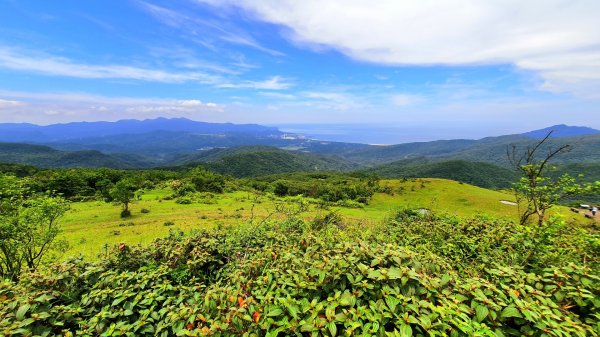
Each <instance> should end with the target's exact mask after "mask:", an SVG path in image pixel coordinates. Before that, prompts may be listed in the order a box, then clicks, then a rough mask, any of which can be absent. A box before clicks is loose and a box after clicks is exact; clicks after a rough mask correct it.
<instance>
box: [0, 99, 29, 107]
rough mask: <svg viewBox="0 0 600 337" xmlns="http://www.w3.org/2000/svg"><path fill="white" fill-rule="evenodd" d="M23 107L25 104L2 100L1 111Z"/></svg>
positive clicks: (0, 101)
mask: <svg viewBox="0 0 600 337" xmlns="http://www.w3.org/2000/svg"><path fill="white" fill-rule="evenodd" d="M22 105H24V103H23V102H19V101H15V100H9V99H2V98H0V109H2V108H13V107H17V106H22Z"/></svg>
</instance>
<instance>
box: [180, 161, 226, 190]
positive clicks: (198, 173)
mask: <svg viewBox="0 0 600 337" xmlns="http://www.w3.org/2000/svg"><path fill="white" fill-rule="evenodd" d="M188 175H189V177H190V180H191V182H192V184H194V186H195V187H196V190H197V191H198V192H213V193H223V190H224V189H225V177H223V176H222V175H220V174H218V173H214V172H211V171H207V170H206V169H204V168H203V167H201V166H198V167H196V168H194V169H193V170H191V171H190V173H189V174H188Z"/></svg>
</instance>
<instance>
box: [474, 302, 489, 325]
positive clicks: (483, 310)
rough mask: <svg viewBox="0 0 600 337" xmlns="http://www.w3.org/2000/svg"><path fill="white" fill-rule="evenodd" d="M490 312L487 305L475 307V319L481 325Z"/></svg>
mask: <svg viewBox="0 0 600 337" xmlns="http://www.w3.org/2000/svg"><path fill="white" fill-rule="evenodd" d="M489 312H490V311H489V310H488V308H487V307H486V306H485V305H478V306H476V307H475V318H476V320H477V322H479V323H481V322H482V321H483V320H484V319H485V318H486V317H487V315H488V314H489Z"/></svg>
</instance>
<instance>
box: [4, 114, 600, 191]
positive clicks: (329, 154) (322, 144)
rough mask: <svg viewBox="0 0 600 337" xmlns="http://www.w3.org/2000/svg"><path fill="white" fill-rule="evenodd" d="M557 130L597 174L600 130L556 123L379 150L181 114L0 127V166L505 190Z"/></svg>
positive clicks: (575, 160) (572, 155) (568, 158)
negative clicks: (163, 170) (514, 166)
mask: <svg viewBox="0 0 600 337" xmlns="http://www.w3.org/2000/svg"><path fill="white" fill-rule="evenodd" d="M550 130H553V133H552V138H551V139H550V140H549V141H548V143H547V146H549V147H556V146H560V145H562V144H571V145H573V146H574V148H573V150H572V151H571V152H569V153H566V154H563V155H561V156H560V157H558V158H557V161H556V162H557V163H559V164H564V165H566V164H578V165H584V164H585V165H588V164H589V165H588V166H585V165H584V166H578V167H580V168H586V170H589V169H590V167H592V168H593V171H594V172H596V171H597V170H596V169H595V168H596V166H595V165H596V164H598V163H600V150H599V149H600V131H598V130H594V129H591V128H586V127H573V126H566V125H556V126H552V127H549V128H545V129H541V130H535V131H531V132H526V133H524V134H518V135H507V136H500V137H488V138H483V139H479V140H471V139H458V140H439V141H431V142H417V143H406V144H398V145H389V146H376V145H367V144H357V143H342V142H328V141H320V140H313V139H304V138H303V137H302V136H301V135H294V134H285V133H283V132H281V131H280V130H278V129H277V128H273V127H266V126H261V125H254V124H246V125H236V124H218V123H204V122H195V121H191V120H188V119H183V118H179V119H164V118H159V119H153V120H144V121H137V120H123V121H118V122H91V123H86V122H82V123H69V124H56V125H49V126H37V125H32V124H0V142H4V143H0V162H4V163H20V164H31V165H35V166H39V167H77V166H81V167H111V168H148V167H157V166H163V167H164V166H175V165H196V164H201V165H203V166H206V167H207V168H210V169H212V170H215V171H218V172H221V173H224V174H229V175H232V176H236V177H249V176H260V175H267V174H275V173H287V172H299V171H328V170H335V171H340V170H342V171H348V170H357V169H361V170H366V172H371V173H376V174H379V175H381V176H385V177H416V176H420V175H427V176H431V177H438V176H439V177H446V178H451V179H453V178H455V179H456V180H459V181H464V182H469V183H473V184H476V185H481V186H483V185H485V186H487V187H502V186H506V184H507V182H508V181H512V179H513V178H514V177H513V176H511V174H512V173H510V172H509V170H507V169H508V168H510V167H509V165H508V161H507V159H506V149H507V147H510V146H512V145H515V146H517V147H526V146H528V145H531V144H532V143H535V142H536V141H537V140H538V139H540V138H542V137H544V136H545V135H547V134H548V132H550ZM473 163H479V164H473ZM482 163H484V164H485V165H484V164H482ZM490 164H491V165H495V166H493V167H492V166H491V165H490ZM486 176H494V177H496V178H493V179H488V178H486ZM498 177H500V178H498Z"/></svg>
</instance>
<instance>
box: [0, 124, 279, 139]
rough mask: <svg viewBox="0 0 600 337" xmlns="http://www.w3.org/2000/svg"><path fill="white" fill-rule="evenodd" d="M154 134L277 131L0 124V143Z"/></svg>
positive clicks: (264, 132) (272, 131)
mask: <svg viewBox="0 0 600 337" xmlns="http://www.w3.org/2000/svg"><path fill="white" fill-rule="evenodd" d="M157 131H163V132H173V133H192V134H200V135H202V134H204V135H227V134H238V135H247V136H254V137H268V136H281V135H282V132H281V131H279V130H278V129H277V128H274V127H268V126H262V125H257V124H231V123H206V122H196V121H192V120H189V119H186V118H171V119H168V118H156V119H145V120H141V121H140V120H133V119H128V120H120V121H117V122H75V123H66V124H52V125H47V126H40V125H34V124H28V123H21V124H19V123H5V124H0V141H2V142H38V143H49V142H79V141H82V140H89V139H103V138H107V137H115V136H121V135H140V134H146V133H152V132H157Z"/></svg>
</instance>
